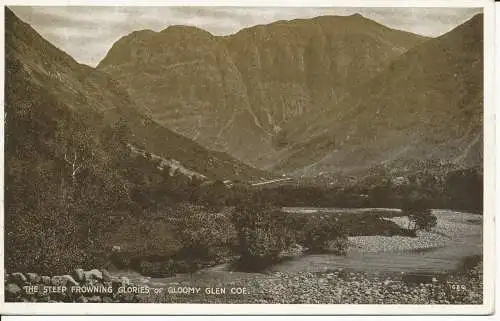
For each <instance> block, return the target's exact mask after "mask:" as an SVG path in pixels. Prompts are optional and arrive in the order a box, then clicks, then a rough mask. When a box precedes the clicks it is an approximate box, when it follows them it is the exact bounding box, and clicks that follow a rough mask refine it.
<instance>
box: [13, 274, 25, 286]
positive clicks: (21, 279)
mask: <svg viewBox="0 0 500 321" xmlns="http://www.w3.org/2000/svg"><path fill="white" fill-rule="evenodd" d="M11 279H12V281H13V282H14V283H16V284H17V285H19V286H23V285H26V284H28V278H27V277H26V276H25V275H24V274H22V273H20V272H15V273H12V274H11Z"/></svg>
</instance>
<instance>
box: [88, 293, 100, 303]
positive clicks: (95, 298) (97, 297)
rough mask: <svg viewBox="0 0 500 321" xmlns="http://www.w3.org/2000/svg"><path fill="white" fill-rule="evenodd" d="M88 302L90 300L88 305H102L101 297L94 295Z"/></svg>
mask: <svg viewBox="0 0 500 321" xmlns="http://www.w3.org/2000/svg"><path fill="white" fill-rule="evenodd" d="M87 300H88V303H100V302H101V297H100V296H97V295H94V296H91V297H90V298H87Z"/></svg>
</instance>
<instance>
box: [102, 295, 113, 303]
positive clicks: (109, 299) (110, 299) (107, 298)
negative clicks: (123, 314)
mask: <svg viewBox="0 0 500 321" xmlns="http://www.w3.org/2000/svg"><path fill="white" fill-rule="evenodd" d="M102 302H103V303H113V302H114V301H113V299H112V298H110V297H107V296H105V297H103V298H102Z"/></svg>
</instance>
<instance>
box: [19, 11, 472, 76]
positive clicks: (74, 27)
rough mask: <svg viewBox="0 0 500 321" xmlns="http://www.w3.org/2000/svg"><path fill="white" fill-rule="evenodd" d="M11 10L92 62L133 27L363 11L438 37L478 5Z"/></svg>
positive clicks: (229, 25)
mask: <svg viewBox="0 0 500 321" xmlns="http://www.w3.org/2000/svg"><path fill="white" fill-rule="evenodd" d="M10 8H11V9H12V10H13V11H14V12H15V13H16V14H17V15H18V16H19V18H21V19H22V20H24V21H25V22H27V23H29V24H30V25H31V26H32V27H33V28H35V29H36V30H37V31H38V32H39V33H40V34H41V35H42V36H43V37H44V38H46V39H47V40H49V41H50V42H52V43H53V44H54V45H56V46H57V47H59V48H61V49H63V50H64V51H66V52H67V53H69V54H70V55H72V56H73V58H75V59H76V60H77V61H78V62H80V63H84V64H88V65H91V66H95V65H97V63H99V61H100V60H101V59H102V58H104V56H105V55H106V53H107V52H108V50H109V49H110V48H111V46H112V45H113V43H114V42H115V41H116V40H118V39H119V38H121V37H122V36H124V35H126V34H129V33H130V32H132V31H135V30H141V29H152V30H155V31H160V30H163V29H165V28H166V27H168V26H169V25H178V24H182V25H192V26H197V27H199V28H202V29H205V30H208V31H210V32H211V33H212V34H215V35H227V34H232V33H235V32H237V31H238V30H240V29H242V28H245V27H249V26H253V25H257V24H266V23H270V22H273V21H276V20H290V19H295V18H311V17H316V16H321V15H351V14H353V13H360V14H362V15H363V16H365V17H367V18H369V19H373V20H375V21H377V22H379V23H382V24H384V25H386V26H389V27H391V28H395V29H401V30H406V31H410V32H414V33H418V34H421V35H426V36H431V37H434V36H439V35H441V34H443V33H445V32H447V31H449V30H451V29H453V28H454V27H456V26H457V25H459V24H461V23H463V22H465V21H466V20H468V19H470V18H471V17H472V16H473V15H474V14H476V13H479V12H481V10H482V9H480V8H479V9H475V8H366V7H365V8H351V7H348V8H345V7H344V8H342V7H321V8H306V7H302V8H297V7H295V8H286V7H285V8H284V7H270V8H265V7H249V8H242V7H189V6H185V7H126V6H124V7H69V6H67V7H62V6H60V7H54V6H51V7H48V6H47V7H42V6H39V7H28V6H23V7H16V6H10Z"/></svg>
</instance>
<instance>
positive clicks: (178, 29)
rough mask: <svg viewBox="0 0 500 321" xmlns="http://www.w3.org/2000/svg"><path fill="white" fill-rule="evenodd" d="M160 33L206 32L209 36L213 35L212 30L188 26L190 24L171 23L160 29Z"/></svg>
mask: <svg viewBox="0 0 500 321" xmlns="http://www.w3.org/2000/svg"><path fill="white" fill-rule="evenodd" d="M160 33H163V34H166V33H185V34H205V35H209V36H213V35H212V34H211V33H210V32H208V31H206V30H204V29H201V28H198V27H195V26H188V25H171V26H168V27H167V28H165V29H163V30H162V31H160Z"/></svg>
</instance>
